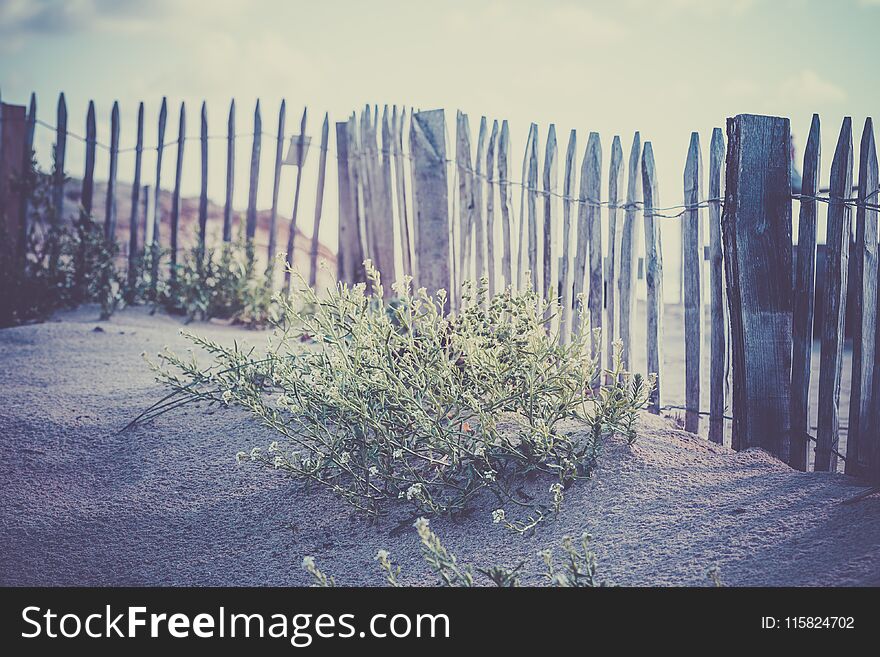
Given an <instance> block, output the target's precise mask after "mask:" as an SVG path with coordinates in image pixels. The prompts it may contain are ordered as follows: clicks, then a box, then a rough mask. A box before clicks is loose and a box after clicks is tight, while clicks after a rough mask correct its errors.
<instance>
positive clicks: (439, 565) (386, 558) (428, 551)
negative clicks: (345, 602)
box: [302, 518, 611, 587]
mask: <svg viewBox="0 0 880 657" xmlns="http://www.w3.org/2000/svg"><path fill="white" fill-rule="evenodd" d="M414 527H415V529H416V532H417V533H418V535H419V540H420V541H421V548H422V558H423V559H424V560H425V563H426V564H427V565H428V567H429V568H430V569H431V571H432V572H433V573H434V574H435V575H437V577H438V578H439V580H438V584H439V585H441V586H457V587H472V586H475V580H474V568H473V567H471V566H463V565H461V564H460V563H459V562H458V558H457V557H456V556H455V555H454V554H452V553H450V552H449V551H448V550H447V549H446V548H445V547H444V546H443V544H442V543H441V542H440V538H439V537H438V536H437V534H435V533H434V532H433V530H432V529H431V525H430V523H429V522H428V520H426V519H425V518H419V519H418V520H416V522H415V524H414ZM590 540H591V537H590V535H589V534H587V533H584V534H582V535H581V540H580V547H578V546H576V545H575V542H574V540H573V539H572V538H571V537H570V536H565V537H563V539H562V551H563V552H564V555H565V556H564V557H563V558H562V560H561V561H560V562H558V563H557V561H556V558H555V555H554V553H553V550H552V549H549V548H548V549H545V550H541V551H540V552H539V553H538V558H539V559H540V560H541V562H542V563H543V564H544V579H545V581H546V582H547V585H548V586H553V587H600V586H610V585H611V584H610V583H609V582H607V581H605V580H602V579H599V576H598V559H597V558H596V554H595V553H594V552H593V551H592V550H591V549H590V546H589V543H590ZM376 561H377V562H378V563H379V567H380V568H381V570H382V571H383V572H384V573H385V579H386V581H387V582H388V584H389V585H390V586H394V587H399V586H401V584H400V580H399V577H400V567H399V566H395V565H394V564H393V562H392V560H391V555H390V554H389V553H388V551H387V550H379V551H378V552H377V553H376ZM302 563H303V568H304V569H305V570H306V571H307V572H308V573H309V574H310V575H311V576H312V580H313V586H318V587H328V586H336V580H335V579H334V578H333V577H328V576H327V575H325V574H324V573H323V572H321V570H319V569H318V567H317V565H316V562H315V559H314V557H311V556H306V557H304V558H303V562H302ZM524 565H525V562H521V563H520V564H518V565H517V566H514V567H512V568H509V567H506V566H499V565H493V566H490V567H488V568H477V571H478V572H479V573H481V574H483V575H485V576H486V577H487V578H488V579H489V580H490V581H491V582H492V583H493V584H494V585H495V586H498V587H517V586H520V583H521V582H520V576H519V572H520V570H521V569H522V567H523V566H524Z"/></svg>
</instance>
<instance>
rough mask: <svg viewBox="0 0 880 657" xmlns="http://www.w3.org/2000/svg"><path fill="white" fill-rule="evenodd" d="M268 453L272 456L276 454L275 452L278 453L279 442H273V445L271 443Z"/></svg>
mask: <svg viewBox="0 0 880 657" xmlns="http://www.w3.org/2000/svg"><path fill="white" fill-rule="evenodd" d="M267 451H268V452H269V453H270V454H274V453H275V452H277V451H278V441H277V440H273V441H272V442H271V443H269V449H268V450H267Z"/></svg>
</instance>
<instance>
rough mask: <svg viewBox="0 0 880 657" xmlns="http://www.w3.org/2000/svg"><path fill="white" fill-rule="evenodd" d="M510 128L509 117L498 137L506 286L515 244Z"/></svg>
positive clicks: (503, 265) (510, 282)
mask: <svg viewBox="0 0 880 657" xmlns="http://www.w3.org/2000/svg"><path fill="white" fill-rule="evenodd" d="M509 172H510V130H509V129H508V126H507V119H504V120H503V121H502V122H501V135H500V136H499V137H498V200H499V202H500V209H501V241H502V244H503V247H502V248H503V250H502V252H501V278H502V280H503V282H504V287H505V288H506V287H507V286H508V285H512V284H513V246H512V244H511V235H510V232H511V231H510V173H509Z"/></svg>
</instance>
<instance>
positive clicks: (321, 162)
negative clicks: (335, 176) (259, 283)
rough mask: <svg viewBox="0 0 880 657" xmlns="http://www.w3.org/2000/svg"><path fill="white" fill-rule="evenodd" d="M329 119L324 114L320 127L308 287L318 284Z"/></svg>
mask: <svg viewBox="0 0 880 657" xmlns="http://www.w3.org/2000/svg"><path fill="white" fill-rule="evenodd" d="M329 121H330V119H329V117H328V115H327V114H326V113H324V123H323V124H322V125H321V148H320V149H319V151H318V187H317V189H316V190H315V221H314V223H313V224H312V253H311V266H310V268H309V285H311V286H312V287H315V285H316V284H317V282H318V248H319V247H320V230H321V213H322V212H323V209H324V178H325V176H326V175H327V140H328V138H329V132H330V123H329Z"/></svg>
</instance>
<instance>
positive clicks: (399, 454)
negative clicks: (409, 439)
mask: <svg viewBox="0 0 880 657" xmlns="http://www.w3.org/2000/svg"><path fill="white" fill-rule="evenodd" d="M391 455H392V456H393V457H394V458H396V459H399V458H403V450H402V449H395V450H394V452H392V454H391Z"/></svg>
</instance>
